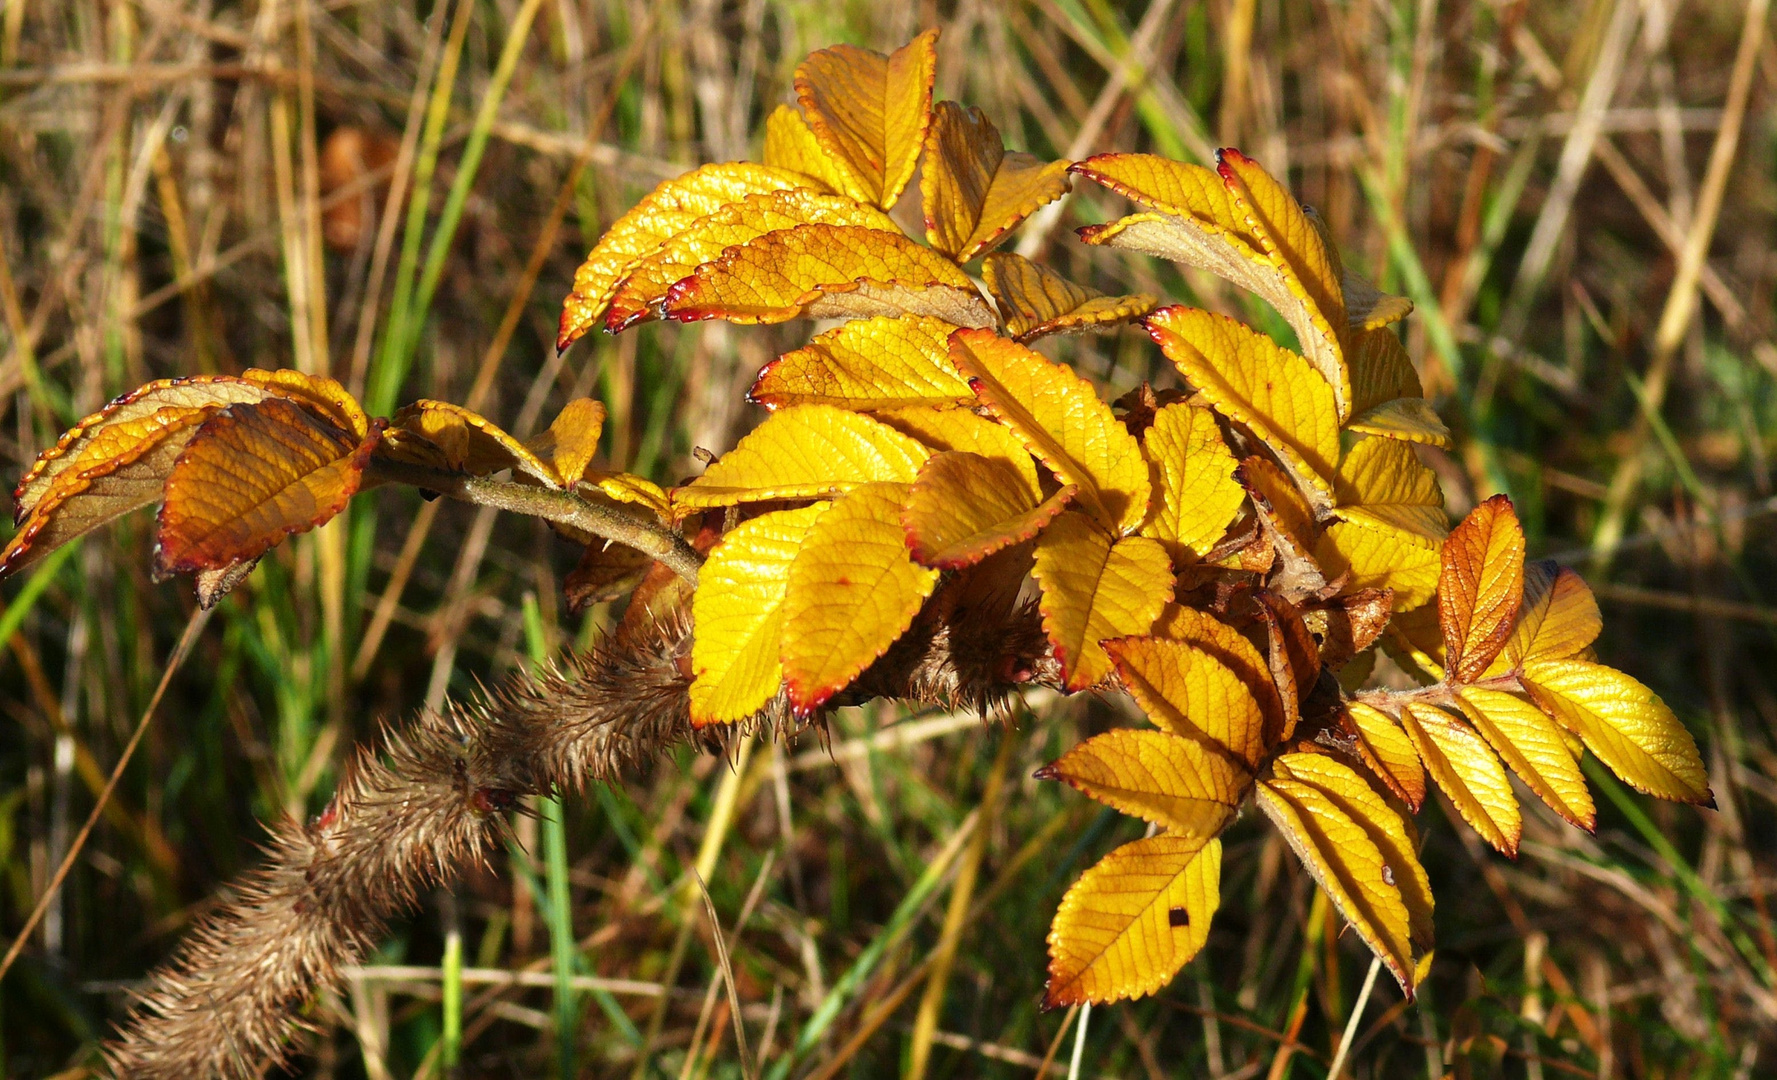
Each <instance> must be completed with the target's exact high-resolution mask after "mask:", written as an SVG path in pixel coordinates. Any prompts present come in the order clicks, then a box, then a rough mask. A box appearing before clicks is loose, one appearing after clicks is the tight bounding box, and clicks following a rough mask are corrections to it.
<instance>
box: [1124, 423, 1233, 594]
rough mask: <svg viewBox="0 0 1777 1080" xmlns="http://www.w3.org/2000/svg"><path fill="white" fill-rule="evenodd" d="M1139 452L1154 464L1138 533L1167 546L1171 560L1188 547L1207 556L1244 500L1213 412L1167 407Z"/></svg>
mask: <svg viewBox="0 0 1777 1080" xmlns="http://www.w3.org/2000/svg"><path fill="white" fill-rule="evenodd" d="M1142 453H1143V454H1144V455H1145V456H1146V457H1147V459H1148V463H1149V464H1150V465H1152V466H1153V467H1154V476H1155V484H1154V510H1153V513H1152V514H1151V515H1150V516H1149V517H1148V520H1147V521H1146V522H1144V523H1143V525H1142V528H1141V534H1142V535H1143V536H1151V537H1153V538H1154V539H1156V540H1158V541H1160V542H1161V543H1162V544H1165V545H1166V546H1167V549H1168V550H1169V551H1171V552H1172V555H1173V558H1174V560H1175V561H1177V560H1178V558H1179V557H1180V555H1182V554H1183V552H1184V551H1186V550H1189V551H1190V552H1191V553H1192V554H1194V555H1196V556H1198V557H1201V556H1203V555H1205V554H1207V553H1208V552H1209V549H1210V548H1212V547H1214V546H1215V545H1216V542H1217V541H1219V540H1220V539H1221V538H1222V536H1223V534H1224V533H1226V532H1227V531H1228V523H1229V522H1231V521H1233V520H1234V515H1235V514H1236V513H1238V512H1239V510H1240V504H1241V502H1242V501H1243V500H1244V498H1245V492H1244V491H1242V490H1241V487H1240V485H1239V484H1237V483H1235V482H1234V455H1233V454H1231V453H1229V451H1228V444H1227V443H1225V442H1223V441H1222V432H1221V429H1220V428H1219V427H1218V426H1217V425H1216V418H1215V414H1214V413H1212V412H1210V410H1208V409H1204V408H1199V407H1197V406H1195V405H1188V404H1186V403H1184V402H1179V403H1177V404H1173V405H1168V406H1166V407H1165V408H1163V409H1161V410H1160V411H1159V412H1157V413H1155V414H1154V423H1153V425H1152V426H1150V427H1149V428H1148V430H1147V432H1146V434H1144V435H1143V436H1142Z"/></svg>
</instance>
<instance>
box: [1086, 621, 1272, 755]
mask: <svg viewBox="0 0 1777 1080" xmlns="http://www.w3.org/2000/svg"><path fill="white" fill-rule="evenodd" d="M1105 647H1106V650H1107V651H1108V652H1109V653H1110V656H1111V660H1112V661H1113V662H1114V663H1115V664H1116V667H1117V676H1118V678H1119V679H1121V680H1122V683H1123V687H1124V689H1126V690H1128V691H1129V694H1130V696H1131V697H1133V698H1135V700H1136V703H1137V704H1139V705H1140V706H1141V707H1142V711H1143V712H1145V713H1147V715H1148V719H1150V720H1152V721H1153V722H1154V723H1155V724H1156V725H1158V726H1159V727H1161V728H1164V729H1165V730H1167V731H1169V732H1171V733H1172V734H1174V735H1178V736H1182V737H1184V738H1187V739H1195V740H1198V741H1200V742H1202V743H1204V744H1205V745H1207V746H1210V747H1213V748H1215V749H1217V750H1220V751H1223V752H1226V753H1229V754H1231V755H1233V756H1234V757H1235V758H1236V759H1238V760H1241V761H1244V762H1245V763H1246V764H1247V766H1248V767H1253V766H1256V765H1257V764H1258V763H1259V761H1260V760H1261V759H1262V758H1263V757H1264V755H1265V749H1266V745H1265V713H1264V710H1263V709H1262V708H1261V707H1260V705H1259V699H1258V697H1257V696H1256V695H1255V689H1254V686H1253V684H1252V683H1250V682H1248V681H1247V679H1245V678H1243V677H1242V675H1243V673H1242V672H1239V671H1237V670H1236V669H1234V668H1231V667H1229V666H1228V665H1227V664H1224V663H1223V662H1222V661H1221V660H1219V659H1218V658H1217V657H1216V656H1215V655H1213V654H1212V653H1210V652H1209V651H1208V650H1206V649H1202V648H1198V647H1197V646H1196V645H1193V644H1187V643H1185V642H1183V641H1173V640H1169V639H1166V638H1158V637H1129V638H1123V639H1121V640H1117V641H1112V642H1110V643H1108V644H1107V645H1106V646H1105ZM1261 678H1264V679H1266V680H1267V681H1268V680H1269V676H1268V675H1262V676H1261Z"/></svg>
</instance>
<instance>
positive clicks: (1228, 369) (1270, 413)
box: [1143, 306, 1339, 499]
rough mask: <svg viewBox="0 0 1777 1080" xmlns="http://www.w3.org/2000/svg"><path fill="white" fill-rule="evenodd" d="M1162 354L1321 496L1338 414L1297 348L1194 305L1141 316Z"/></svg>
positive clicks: (1335, 456) (1328, 487)
mask: <svg viewBox="0 0 1777 1080" xmlns="http://www.w3.org/2000/svg"><path fill="white" fill-rule="evenodd" d="M1143 321H1144V322H1145V323H1146V325H1147V328H1148V334H1149V336H1151V337H1152V338H1153V339H1154V341H1155V343H1156V344H1158V345H1159V346H1160V351H1161V352H1163V353H1165V354H1166V357H1167V359H1169V360H1171V361H1172V362H1173V363H1174V364H1176V365H1178V369H1179V371H1180V372H1182V373H1183V374H1184V376H1185V378H1186V379H1187V380H1189V381H1190V383H1191V385H1192V386H1195V387H1196V388H1197V389H1198V390H1200V391H1202V392H1203V395H1204V396H1205V397H1206V398H1208V399H1209V401H1210V403H1211V404H1212V405H1214V406H1215V408H1216V411H1217V412H1220V413H1221V414H1222V415H1224V416H1226V417H1228V418H1229V419H1230V420H1233V421H1234V422H1236V423H1239V424H1245V425H1246V426H1247V427H1248V428H1251V429H1252V432H1253V434H1255V435H1257V436H1258V437H1259V438H1260V439H1262V440H1264V442H1265V444H1266V445H1267V446H1269V447H1270V448H1271V449H1272V450H1273V451H1275V452H1276V453H1277V455H1278V457H1280V458H1281V459H1282V460H1283V461H1284V462H1285V463H1286V464H1288V465H1289V467H1290V472H1291V474H1292V475H1293V476H1294V478H1295V480H1296V483H1297V485H1298V486H1300V487H1302V488H1303V489H1304V490H1305V491H1312V492H1315V493H1317V494H1318V495H1319V496H1320V497H1322V498H1323V499H1324V497H1325V496H1329V495H1331V494H1332V482H1331V480H1332V476H1333V474H1334V472H1335V471H1336V467H1337V463H1338V461H1339V414H1338V410H1337V408H1336V407H1335V405H1334V400H1333V391H1332V388H1331V387H1330V386H1328V385H1327V381H1326V380H1325V379H1323V378H1322V377H1321V376H1320V375H1319V374H1317V373H1316V372H1315V370H1314V368H1312V367H1311V366H1309V364H1308V362H1307V361H1306V360H1304V359H1302V357H1301V356H1299V355H1297V354H1296V353H1293V352H1290V351H1289V350H1288V349H1285V348H1283V347H1282V346H1281V345H1278V344H1277V343H1276V342H1274V341H1272V340H1271V339H1270V338H1268V337H1266V336H1265V335H1263V334H1261V333H1259V332H1258V331H1256V330H1253V329H1251V328H1250V327H1248V326H1246V325H1245V324H1244V323H1240V322H1237V321H1236V320H1234V319H1230V318H1228V317H1227V316H1226V315H1216V314H1212V313H1211V312H1207V311H1202V310H1199V309H1197V308H1188V307H1183V306H1173V307H1167V308H1161V309H1160V310H1159V311H1156V312H1155V313H1154V314H1152V315H1149V316H1148V317H1147V318H1146V319H1145V320H1143Z"/></svg>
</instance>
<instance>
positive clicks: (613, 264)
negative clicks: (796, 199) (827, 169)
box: [555, 161, 810, 349]
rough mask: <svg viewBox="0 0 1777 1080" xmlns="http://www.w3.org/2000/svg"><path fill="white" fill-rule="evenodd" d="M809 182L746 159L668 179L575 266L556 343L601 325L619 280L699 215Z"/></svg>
mask: <svg viewBox="0 0 1777 1080" xmlns="http://www.w3.org/2000/svg"><path fill="white" fill-rule="evenodd" d="M809 182H810V181H809V178H808V177H807V176H804V175H802V174H800V173H795V172H791V171H789V170H787V169H774V168H771V167H770V166H767V165H754V164H751V163H749V162H745V161H731V162H724V163H722V164H717V165H705V166H704V167H703V168H701V169H694V170H692V171H691V172H688V173H686V174H685V175H684V176H680V177H677V178H676V179H673V180H667V181H664V182H662V183H661V184H660V185H659V186H658V187H656V188H655V189H654V190H653V191H652V192H650V193H649V194H648V196H647V197H646V198H644V199H643V200H642V201H641V202H639V203H636V204H635V206H633V207H631V208H630V210H629V212H628V213H626V214H624V215H623V216H622V217H620V218H618V219H617V220H616V221H615V222H612V224H611V227H610V228H609V229H606V230H605V233H604V235H603V236H601V237H599V241H598V244H597V246H595V247H594V248H593V249H592V252H591V253H590V254H589V255H587V256H586V261H585V262H584V263H582V264H581V265H580V268H579V269H578V270H576V271H574V291H573V292H571V293H569V294H568V298H567V299H566V300H565V301H563V303H562V312H561V328H560V331H559V333H558V335H557V337H556V339H555V347H556V348H557V349H566V348H567V347H568V346H569V345H572V344H573V343H574V342H576V341H578V340H579V339H580V336H581V335H582V334H585V333H586V331H588V330H590V329H592V328H593V327H594V326H595V325H597V324H598V321H599V319H600V318H601V317H602V316H603V315H604V313H605V308H606V307H607V306H608V305H609V304H610V302H611V297H612V296H613V295H614V294H615V293H616V292H617V283H618V282H620V281H622V280H623V278H624V276H625V275H626V274H628V273H629V272H630V271H631V270H632V269H634V268H635V265H636V263H637V262H639V261H640V260H641V259H642V257H643V256H645V255H647V254H648V253H649V252H651V251H653V250H654V249H656V248H658V247H659V246H660V245H662V244H664V243H666V242H667V241H668V240H671V239H672V238H673V237H675V236H677V235H678V234H679V233H681V232H683V231H684V230H685V229H687V228H689V227H691V225H692V224H693V223H695V222H696V221H697V220H698V219H699V218H702V217H707V216H708V215H710V214H713V213H715V212H716V211H717V210H718V209H720V208H721V207H723V206H726V205H727V204H729V203H731V202H738V201H740V200H741V199H744V198H746V197H747V196H748V195H753V194H756V193H758V192H761V191H782V190H786V189H789V188H797V187H806V186H808V184H809Z"/></svg>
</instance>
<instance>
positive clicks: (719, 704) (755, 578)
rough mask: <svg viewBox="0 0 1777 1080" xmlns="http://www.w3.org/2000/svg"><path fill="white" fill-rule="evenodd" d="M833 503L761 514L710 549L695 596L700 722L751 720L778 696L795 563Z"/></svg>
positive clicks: (696, 716) (695, 694)
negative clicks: (785, 606)
mask: <svg viewBox="0 0 1777 1080" xmlns="http://www.w3.org/2000/svg"><path fill="white" fill-rule="evenodd" d="M831 505H832V504H831V503H816V504H815V505H813V506H805V507H802V508H801V509H798V510H779V511H775V512H773V513H769V514H762V515H760V516H759V517H756V518H754V519H752V520H751V521H745V522H742V523H741V524H740V525H738V526H736V527H735V528H734V529H732V530H730V531H729V532H728V533H727V534H726V535H724V536H723V537H722V540H721V542H720V543H718V544H717V545H716V547H715V550H713V551H711V552H710V557H709V560H708V561H707V562H705V563H704V565H703V569H702V571H700V572H699V574H698V588H697V590H696V592H694V593H693V594H692V599H691V618H692V623H693V625H694V627H695V628H696V634H695V635H694V637H693V639H692V643H691V675H692V681H691V722H692V723H693V724H697V725H699V726H702V725H705V724H717V723H733V722H734V721H737V720H744V719H746V718H747V717H749V716H751V715H753V714H754V713H756V712H758V711H759V710H760V709H761V708H763V707H764V706H765V704H766V703H767V702H769V701H770V700H771V699H772V697H773V696H775V695H776V694H777V691H778V687H779V686H780V685H782V683H783V667H782V665H781V664H780V663H779V660H778V653H779V648H780V645H781V641H782V638H783V603H784V594H785V592H786V591H787V590H788V588H789V583H790V567H791V565H792V564H793V563H794V562H795V561H796V555H797V553H798V552H799V551H800V550H801V549H802V543H803V541H804V540H805V539H806V538H807V536H808V533H809V530H810V529H812V528H813V527H814V524H815V522H816V521H818V520H820V517H821V515H822V514H825V513H826V512H827V510H828V509H829V507H830V506H831Z"/></svg>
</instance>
